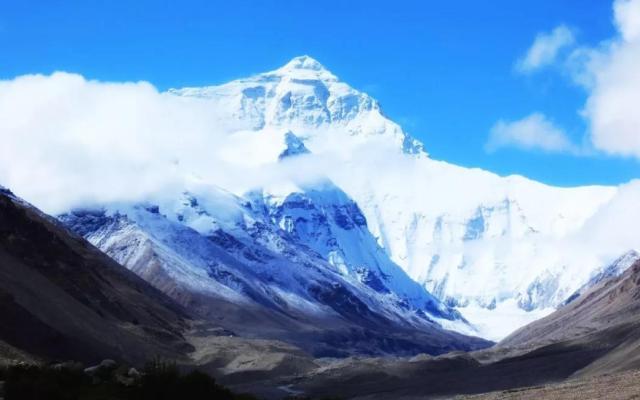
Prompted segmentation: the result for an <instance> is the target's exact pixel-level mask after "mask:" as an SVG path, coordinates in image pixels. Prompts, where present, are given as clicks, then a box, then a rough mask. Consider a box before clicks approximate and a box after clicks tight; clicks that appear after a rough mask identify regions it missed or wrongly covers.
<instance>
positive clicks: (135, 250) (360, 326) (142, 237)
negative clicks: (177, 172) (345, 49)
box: [60, 183, 490, 356]
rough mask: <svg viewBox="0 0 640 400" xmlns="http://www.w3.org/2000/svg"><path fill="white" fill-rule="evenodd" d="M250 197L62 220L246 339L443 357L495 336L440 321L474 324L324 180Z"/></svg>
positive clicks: (333, 351) (78, 214)
mask: <svg viewBox="0 0 640 400" xmlns="http://www.w3.org/2000/svg"><path fill="white" fill-rule="evenodd" d="M313 193H315V196H313ZM248 198H249V200H247V199H243V198H239V197H237V196H234V195H231V194H230V193H228V192H225V191H223V190H220V189H217V188H207V190H206V193H200V194H199V195H198V196H196V195H195V194H194V193H190V192H185V193H183V194H182V195H180V196H177V199H178V200H177V201H175V202H168V203H162V204H159V205H158V204H127V205H124V204H113V205H109V206H105V207H104V208H98V209H91V210H74V211H72V212H70V213H67V214H64V215H61V216H60V220H61V221H62V222H63V223H64V224H66V225H67V226H68V227H69V228H71V229H72V230H74V231H75V232H78V233H79V234H81V235H83V236H84V237H85V238H87V239H88V240H89V241H90V242H92V243H93V244H95V245H96V246H97V247H98V248H100V249H101V250H103V251H104V252H105V253H106V254H108V255H110V256H111V257H112V258H113V259H114V260H116V261H118V262H120V263H121V264H122V265H125V266H126V267H128V268H129V269H131V270H132V271H134V272H135V273H136V274H138V275H139V276H141V277H143V278H144V279H145V280H147V281H148V282H150V283H151V284H153V285H154V286H155V287H156V288H158V289H160V290H162V291H163V292H165V293H166V294H168V295H169V296H171V297H172V298H174V299H175V300H176V301H178V302H179V303H181V304H182V305H183V306H185V307H186V308H188V309H189V310H191V311H193V312H195V313H197V315H199V316H200V317H202V318H203V319H206V320H209V321H213V322H215V323H216V324H218V325H219V326H220V327H223V328H224V329H227V330H228V331H229V332H232V333H233V334H237V335H241V336H243V337H248V338H263V339H279V340H285V341H288V342H289V343H293V344H296V345H299V346H300V347H302V348H305V349H307V350H308V351H311V352H312V353H313V354H315V355H317V356H327V355H330V356H345V355H349V354H396V355H399V354H416V353H419V352H428V353H432V354H439V353H442V352H446V351H450V350H470V349H476V348H481V347H486V346H487V345H489V344H490V343H489V342H487V341H484V340H481V339H477V338H472V337H468V336H464V335H461V334H458V333H455V332H451V331H447V330H445V329H443V327H449V326H457V325H460V326H461V328H459V329H464V328H465V327H466V330H467V331H469V332H473V328H472V327H471V326H469V325H468V324H467V322H466V321H465V320H464V319H463V318H462V317H461V316H460V314H459V313H458V312H457V311H455V310H453V309H451V308H450V307H447V306H446V305H444V304H443V303H441V302H440V301H439V300H437V299H436V298H434V297H433V296H431V295H430V294H429V293H428V292H427V291H426V290H425V289H424V288H423V287H421V286H420V285H418V284H417V283H415V282H414V281H412V280H411V279H410V278H409V277H408V276H407V275H406V274H405V273H404V271H402V269H400V268H399V267H398V266H397V265H395V264H393V263H392V262H391V261H390V260H389V259H388V258H386V254H385V253H384V252H383V251H382V250H381V249H380V248H379V247H377V245H376V244H375V240H373V238H372V237H371V236H370V234H369V231H368V230H367V228H366V220H365V219H364V217H363V216H362V214H361V213H360V211H359V209H358V207H357V205H356V204H355V203H353V202H352V201H350V200H349V199H348V198H347V197H346V196H345V195H344V194H343V193H342V192H341V191H339V190H338V189H337V188H335V187H333V186H331V185H330V183H325V184H324V186H323V187H322V188H318V190H317V191H316V192H307V193H305V194H302V193H299V194H297V195H292V196H290V197H288V198H287V199H286V200H285V201H284V202H283V203H277V204H278V206H275V205H274V204H275V203H273V202H274V201H275V200H274V199H273V198H270V197H264V196H262V195H261V194H260V193H257V192H256V193H253V194H252V195H251V196H248ZM323 199H324V200H323ZM327 199H329V200H327ZM366 246H368V247H366ZM346 255H348V256H349V258H347V257H346ZM356 255H357V256H359V257H361V258H360V259H356V258H355V257H356ZM344 259H347V260H348V261H338V260H344ZM358 261H360V262H358Z"/></svg>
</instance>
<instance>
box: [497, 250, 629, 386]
mask: <svg viewBox="0 0 640 400" xmlns="http://www.w3.org/2000/svg"><path fill="white" fill-rule="evenodd" d="M557 342H576V343H580V342H581V343H589V344H590V345H591V346H599V347H601V348H604V347H606V348H608V350H607V351H606V352H605V353H604V354H603V355H602V356H601V357H599V359H598V360H596V361H594V362H593V363H592V364H590V365H589V366H587V367H586V368H584V369H582V370H581V371H579V372H578V373H576V375H582V376H584V375H595V374H598V373H611V372H617V371H623V370H626V369H631V368H639V367H640V261H637V262H635V263H634V264H633V265H632V266H631V267H630V268H629V269H628V270H627V271H626V272H625V273H624V274H622V275H621V276H619V277H617V278H611V279H608V280H606V281H603V282H601V283H599V284H598V285H596V286H594V287H593V288H591V289H589V290H588V291H587V292H585V293H584V294H582V295H581V296H580V297H578V298H577V299H576V300H574V301H573V302H571V303H569V304H568V305H566V306H564V307H563V308H561V309H559V310H558V311H556V312H554V313H553V314H551V315H549V316H547V317H545V318H543V319H540V320H538V321H535V322H533V323H531V324H529V325H527V326H525V327H523V328H521V329H519V330H518V331H516V332H514V333H513V334H511V335H510V336H509V337H507V338H506V339H504V340H503V341H502V342H501V343H500V344H499V345H500V346H501V347H511V348H513V347H520V348H534V347H538V346H541V345H544V344H547V343H557Z"/></svg>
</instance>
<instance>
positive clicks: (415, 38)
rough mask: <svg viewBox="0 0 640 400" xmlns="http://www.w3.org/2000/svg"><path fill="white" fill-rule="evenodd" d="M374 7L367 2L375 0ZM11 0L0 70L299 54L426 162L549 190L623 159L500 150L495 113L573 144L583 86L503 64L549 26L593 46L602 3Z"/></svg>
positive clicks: (144, 68) (267, 60)
mask: <svg viewBox="0 0 640 400" xmlns="http://www.w3.org/2000/svg"><path fill="white" fill-rule="evenodd" d="M377 3H380V4H377ZM382 3H383V2H371V1H358V0H356V1H324V2H307V1H243V0H240V1H225V2H222V1H219V2H218V1H181V2H168V1H146V0H144V1H136V2H118V1H77V2H74V1H51V0H49V1H41V2H39V1H20V2H3V3H2V5H0V78H1V79H10V78H13V77H15V76H17V75H21V74H26V73H50V72H53V71H56V70H64V71H69V72H77V73H80V74H83V75H84V76H86V77H88V78H93V79H100V80H112V81H131V80H134V81H135V80H146V81H149V82H151V83H153V84H154V85H156V86H157V87H158V88H160V89H167V88H169V87H180V86H195V85H205V84H217V83H222V82H225V81H228V80H231V79H234V78H239V77H243V76H247V75H250V74H253V73H256V72H262V71H266V70H270V69H274V68H277V67H279V66H280V65H282V64H284V63H286V62H287V61H288V60H289V59H290V58H292V57H294V56H297V55H301V54H308V55H310V56H312V57H314V58H316V59H318V60H319V61H320V62H322V63H323V64H324V65H325V66H326V67H327V68H328V69H330V70H331V71H332V72H334V73H335V74H336V75H338V76H339V77H340V78H341V79H343V80H344V81H346V82H348V83H349V84H351V85H352V86H354V87H356V88H358V89H361V90H364V91H366V92H368V93H370V94H371V95H373V96H374V97H375V98H377V99H378V100H379V101H380V102H381V104H382V106H383V109H384V110H385V112H386V114H387V115H389V116H390V117H391V118H392V119H394V120H395V121H397V122H399V123H400V124H401V125H402V126H403V127H404V128H405V130H407V131H408V132H410V133H411V134H413V135H414V136H416V137H417V138H419V139H420V140H422V141H423V142H424V143H425V147H426V149H427V151H428V152H429V153H430V154H431V155H432V156H433V157H434V158H438V159H443V160H446V161H450V162H453V163H457V164H461V165H465V166H473V167H481V168H485V169H489V170H492V171H495V172H497V173H500V174H505V175H506V174H512V173H518V174H522V175H525V176H529V177H531V178H534V179H537V180H541V181H543V182H547V183H552V184H558V185H576V184H589V183H603V184H610V183H620V182H625V181H628V180H630V179H632V178H635V177H637V176H638V175H639V173H640V169H639V168H638V162H637V161H635V160H634V159H629V158H622V157H613V156H606V155H604V154H602V153H599V152H596V153H595V154H590V155H586V156H585V155H576V154H572V153H566V152H559V153H549V152H547V151H543V150H535V149H534V150H522V149H516V148H509V147H505V148H501V149H499V150H497V151H495V152H487V151H486V149H485V144H486V143H487V140H488V136H489V132H490V131H491V128H492V126H494V124H495V123H496V122H497V121H498V120H501V119H506V120H517V119H520V118H523V117H526V116H527V115H529V114H531V113H532V112H540V113H543V114H545V115H546V116H547V117H548V118H549V119H551V120H552V121H553V123H554V124H557V125H558V126H561V127H562V128H563V129H564V131H565V133H566V135H567V136H568V137H569V138H570V139H571V141H572V142H574V143H580V142H581V141H583V138H584V134H585V132H586V130H587V124H586V122H585V120H584V119H583V117H581V115H580V110H581V109H582V107H583V106H584V103H585V100H586V97H587V94H586V93H585V90H584V89H583V88H581V87H579V86H578V85H576V84H575V83H573V82H572V81H571V79H569V78H568V77H567V73H566V71H563V70H562V69H561V68H559V67H556V66H553V65H552V66H550V67H548V68H545V69H543V70H541V71H539V72H537V73H535V74H521V73H518V72H517V71H516V69H515V68H514V66H515V64H516V61H517V60H518V59H519V58H520V57H522V56H523V55H524V54H525V53H526V52H527V50H528V48H529V47H530V46H531V44H532V43H533V40H534V38H535V37H536V35H537V34H539V33H540V32H548V31H550V30H552V29H554V28H555V27H556V26H558V25H560V24H564V25H566V26H567V27H569V28H570V29H571V30H572V32H573V33H574V34H575V37H576V40H577V41H579V42H580V43H583V44H586V45H591V46H593V45H597V44H598V43H599V42H600V41H602V40H606V39H608V38H611V37H612V36H613V35H614V34H615V28H614V25H613V23H612V18H613V17H612V11H611V6H612V5H611V2H610V1H600V0H598V1H589V2H585V1H578V0H563V1H557V0H555V1H553V0H536V1H533V0H522V1H505V0H498V1H492V2H491V3H487V2H478V1H456V2H451V1H447V2H445V1H437V2H436V1H433V2H423V1H403V0H394V1H389V2H385V4H382Z"/></svg>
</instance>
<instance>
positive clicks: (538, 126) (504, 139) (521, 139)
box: [486, 113, 578, 153]
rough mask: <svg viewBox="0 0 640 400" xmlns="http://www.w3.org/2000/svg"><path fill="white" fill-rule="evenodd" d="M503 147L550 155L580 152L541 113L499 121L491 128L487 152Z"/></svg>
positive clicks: (562, 132) (560, 130) (561, 131)
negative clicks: (536, 151)
mask: <svg viewBox="0 0 640 400" xmlns="http://www.w3.org/2000/svg"><path fill="white" fill-rule="evenodd" d="M503 147H515V148H518V149H522V150H541V151H544V152H549V153H560V152H569V153H577V152H578V149H577V147H576V146H575V145H574V144H573V143H571V141H570V140H569V138H568V137H567V135H566V134H565V133H564V131H563V130H562V129H560V128H558V127H557V126H556V125H555V124H554V123H553V122H552V121H550V120H548V119H547V117H545V116H544V115H543V114H541V113H533V114H531V115H529V116H527V117H525V118H522V119H520V120H517V121H504V120H500V121H498V122H497V123H496V124H495V125H494V126H493V128H491V132H490V135H489V141H488V142H487V144H486V150H487V151H490V152H493V151H496V150H498V149H500V148H503Z"/></svg>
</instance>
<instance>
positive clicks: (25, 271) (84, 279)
mask: <svg viewBox="0 0 640 400" xmlns="http://www.w3.org/2000/svg"><path fill="white" fill-rule="evenodd" d="M187 318H188V317H187V314H186V312H185V311H184V310H183V309H182V308H181V307H180V306H178V305H177V304H176V303H175V302H173V301H172V300H170V299H169V298H168V297H166V296H165V295H164V294H162V293H161V292H159V291H158V290H156V289H154V288H153V287H151V286H150V285H149V284H147V283H146V282H144V281H143V280H142V279H140V278H139V277H137V276H136V275H135V274H133V273H131V272H130V271H128V270H127V269H125V268H124V267H122V266H120V265H119V264H117V263H115V262H114V261H113V260H111V259H110V258H109V257H107V256H106V255H104V254H103V253H102V252H100V251H99V250H97V249H96V248H94V247H93V246H92V245H91V244H89V243H88V242H87V241H85V240H84V239H82V238H81V237H79V236H77V235H75V234H72V233H70V232H69V231H67V230H66V229H65V228H64V227H62V226H61V225H59V224H58V223H56V222H55V220H53V219H52V218H50V217H48V216H46V215H44V214H42V213H41V212H39V211H38V210H36V209H35V208H33V207H32V206H30V205H28V204H27V203H25V202H23V201H22V200H20V199H18V198H16V197H14V196H13V195H12V194H11V193H10V192H9V191H7V190H6V189H2V190H1V191H0V341H2V342H4V343H5V344H6V346H5V347H8V348H15V349H20V350H22V351H25V352H27V353H29V354H31V355H33V356H36V357H41V358H45V359H52V358H58V359H75V360H80V361H85V362H93V361H96V360H99V359H102V358H105V357H111V358H116V359H119V360H123V361H128V362H131V363H140V362H143V361H144V360H146V359H148V358H150V357H153V356H156V355H157V356H166V357H172V358H179V357H181V356H182V355H183V354H185V352H186V351H188V350H190V349H191V346H190V345H189V344H188V343H187V342H186V341H185V340H184V338H183V336H182V332H183V331H184V330H185V328H186V327H187V322H188V319H187Z"/></svg>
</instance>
